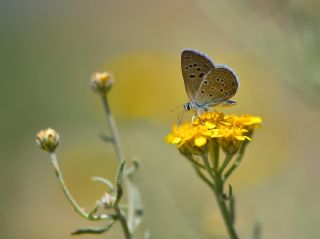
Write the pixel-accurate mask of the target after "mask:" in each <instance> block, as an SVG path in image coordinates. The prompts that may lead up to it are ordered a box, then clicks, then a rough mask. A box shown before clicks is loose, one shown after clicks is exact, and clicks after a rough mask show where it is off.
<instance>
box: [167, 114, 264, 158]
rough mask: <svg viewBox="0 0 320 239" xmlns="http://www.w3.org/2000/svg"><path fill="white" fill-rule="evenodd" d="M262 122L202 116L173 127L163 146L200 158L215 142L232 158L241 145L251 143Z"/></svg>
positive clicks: (252, 117) (244, 117) (249, 118)
mask: <svg viewBox="0 0 320 239" xmlns="http://www.w3.org/2000/svg"><path fill="white" fill-rule="evenodd" d="M261 122H262V119H261V118H260V117H256V116H252V115H240V116H236V115H224V114H223V113H221V112H206V113H204V114H202V115H201V116H200V117H197V118H196V119H195V120H194V121H193V122H192V123H184V124H183V125H181V126H177V125H174V126H173V130H172V133H171V134H169V135H168V136H167V142H168V143H170V144H174V145H176V146H177V148H178V149H179V151H180V152H181V153H183V154H194V155H202V154H204V153H206V152H207V151H208V145H209V144H210V142H211V141H212V140H215V139H216V140H217V141H218V143H219V144H220V146H221V148H222V149H223V150H224V151H225V152H226V153H228V154H235V153H236V152H237V151H238V150H239V147H240V146H241V144H242V143H243V142H244V141H246V140H248V141H250V140H251V136H252V133H253V131H254V129H255V128H257V127H259V126H260V125H261Z"/></svg>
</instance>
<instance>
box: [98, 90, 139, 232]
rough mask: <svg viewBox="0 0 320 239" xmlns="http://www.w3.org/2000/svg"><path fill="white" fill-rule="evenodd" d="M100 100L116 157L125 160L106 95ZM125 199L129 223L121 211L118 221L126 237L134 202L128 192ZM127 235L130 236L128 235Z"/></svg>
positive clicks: (131, 218) (121, 160)
mask: <svg viewBox="0 0 320 239" xmlns="http://www.w3.org/2000/svg"><path fill="white" fill-rule="evenodd" d="M101 101H102V105H103V109H104V112H105V115H106V118H107V121H108V125H109V129H110V133H111V137H112V143H113V145H114V147H115V151H116V155H117V158H118V160H119V162H123V161H124V160H125V157H124V153H123V149H122V144H121V141H120V137H119V133H118V130H117V126H116V123H115V121H114V118H113V115H112V113H111V110H110V107H109V102H108V97H107V95H106V94H103V95H101ZM123 180H124V184H125V187H126V189H127V191H132V190H131V188H132V187H131V182H130V178H129V177H127V176H125V177H124V179H123ZM127 200H128V221H129V223H128V221H127V220H126V218H125V216H124V215H123V214H122V213H121V218H120V222H121V225H122V229H123V231H124V232H125V234H126V237H127V238H131V232H130V228H129V225H131V224H132V223H131V222H132V221H133V220H134V216H135V202H134V199H133V198H132V197H131V196H130V194H128V196H127ZM128 236H130V237H128Z"/></svg>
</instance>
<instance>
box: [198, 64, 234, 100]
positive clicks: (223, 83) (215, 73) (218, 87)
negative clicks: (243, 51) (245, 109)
mask: <svg viewBox="0 0 320 239" xmlns="http://www.w3.org/2000/svg"><path fill="white" fill-rule="evenodd" d="M238 87H239V79H238V77H237V75H236V74H235V73H234V72H233V71H232V70H231V69H230V68H229V67H228V66H226V65H217V66H216V69H214V70H211V71H210V72H209V73H208V74H207V75H206V77H205V78H204V79H203V81H202V82H201V84H200V86H199V90H198V92H197V95H196V102H197V103H198V104H200V105H208V106H210V105H211V106H214V105H217V104H220V103H222V102H226V101H228V100H229V99H230V98H231V97H232V96H234V95H235V94H236V93H237V90H238Z"/></svg>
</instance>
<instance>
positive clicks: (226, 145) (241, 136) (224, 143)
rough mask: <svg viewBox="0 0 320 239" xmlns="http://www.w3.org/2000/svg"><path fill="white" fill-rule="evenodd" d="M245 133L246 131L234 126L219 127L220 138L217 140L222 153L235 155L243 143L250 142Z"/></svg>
mask: <svg viewBox="0 0 320 239" xmlns="http://www.w3.org/2000/svg"><path fill="white" fill-rule="evenodd" d="M247 132H248V130H246V129H243V128H240V127H235V126H224V127H221V128H220V133H221V135H222V136H221V137H220V138H219V143H220V146H221V148H222V149H223V151H225V152H226V153H228V154H235V153H236V152H237V151H238V150H239V148H240V146H241V144H242V143H243V141H245V140H249V141H251V138H250V137H248V136H247V135H246V133H247Z"/></svg>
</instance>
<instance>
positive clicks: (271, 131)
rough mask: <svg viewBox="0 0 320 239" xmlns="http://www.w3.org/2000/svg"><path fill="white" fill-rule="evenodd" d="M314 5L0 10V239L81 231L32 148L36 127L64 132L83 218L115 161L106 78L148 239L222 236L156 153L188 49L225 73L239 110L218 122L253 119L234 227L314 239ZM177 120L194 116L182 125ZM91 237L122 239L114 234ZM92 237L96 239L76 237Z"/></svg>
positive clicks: (62, 149)
mask: <svg viewBox="0 0 320 239" xmlns="http://www.w3.org/2000/svg"><path fill="white" fill-rule="evenodd" d="M319 8H320V6H319V3H318V2H317V1H312V0H307V1H303V2H302V1H293V0H289V1H262V0H256V1H249V0H244V1H236V0H231V1H223V0H217V1H206V0H187V1H183V0H175V1H169V0H164V1H147V0H139V1H115V0H114V1H103V0H98V1H84V0H77V1H74V0H71V1H40V0H27V1H23V2H21V1H16V0H13V1H3V2H1V3H0V13H1V14H0V16H1V21H0V26H1V29H2V30H1V38H0V49H1V56H0V61H1V62H0V67H1V94H0V99H1V101H0V102H1V103H0V104H1V110H2V111H1V117H0V119H1V120H0V122H1V124H0V130H1V132H2V137H1V138H0V140H1V158H0V168H1V172H0V185H1V196H0V209H1V213H2V218H1V219H0V227H1V228H0V229H1V232H0V233H1V234H0V235H1V238H14V239H15V238H24V239H28V238H32V239H35V238H48V239H50V238H71V236H70V234H69V233H70V232H71V231H72V230H73V229H74V228H77V227H81V226H86V225H87V224H88V223H87V222H86V221H84V220H83V219H81V218H79V216H78V215H76V214H75V213H74V212H73V210H72V208H71V206H70V205H69V204H68V202H67V200H66V199H65V198H64V196H63V194H62V192H61V190H60V188H59V185H58V182H57V181H56V179H55V177H54V172H53V170H52V168H51V165H50V164H49V161H48V157H47V155H46V154H45V153H43V152H41V151H40V150H39V149H38V148H37V147H36V144H35V135H36V133H37V132H38V131H39V130H40V129H42V128H44V127H48V126H49V127H52V128H55V129H56V130H57V131H58V132H59V133H60V135H61V145H60V146H59V148H58V151H57V153H58V157H59V159H60V163H61V167H62V170H63V173H64V175H65V179H66V182H67V184H68V186H69V188H70V190H71V192H72V193H73V195H74V197H75V198H76V199H77V200H78V201H79V203H80V204H81V205H83V207H85V208H90V207H91V206H92V205H94V203H95V200H97V199H98V198H100V197H101V196H102V195H103V192H104V190H105V188H104V187H103V186H102V185H100V184H97V183H94V182H92V181H91V180H90V177H91V176H103V177H106V178H110V179H112V178H113V177H114V175H115V171H116V167H117V164H116V160H115V156H114V152H113V149H112V147H111V146H110V145H106V144H105V143H103V142H101V140H99V137H98V135H99V134H100V133H107V129H106V122H105V119H104V115H103V111H102V107H101V105H100V101H99V98H98V97H97V96H96V95H95V94H94V93H93V92H92V91H91V90H90V76H91V74H92V73H93V72H95V71H104V70H108V71H111V72H112V73H113V75H114V77H115V83H114V86H113V88H112V90H111V92H110V104H111V109H112V111H113V113H114V115H115V118H116V121H117V123H118V127H119V130H120V134H121V138H122V140H123V141H124V148H125V152H126V156H127V157H128V158H131V157H138V158H139V159H140V161H141V164H142V166H141V169H140V171H139V173H138V174H137V175H136V178H135V179H136V181H137V183H138V184H139V186H140V188H141V191H142V196H143V200H144V204H145V207H146V212H145V213H146V218H145V225H144V227H147V228H149V230H150V232H151V235H152V238H168V239H171V238H172V239H173V238H175V239H176V238H184V239H188V238H190V239H191V238H226V237H225V236H226V232H225V228H224V225H223V224H222V220H221V218H220V214H219V211H218V208H217V207H216V203H215V200H214V198H213V195H211V193H210V191H209V189H208V188H207V187H206V185H203V184H202V182H201V181H200V180H199V179H198V178H197V176H196V175H195V173H194V172H193V170H192V168H191V167H190V165H189V163H188V162H187V161H186V160H185V159H184V158H183V157H182V156H180V155H179V153H178V152H177V150H176V149H175V148H174V147H172V146H171V145H167V144H166V143H165V140H164V138H165V136H166V135H167V134H168V133H169V132H170V130H171V126H172V124H174V123H177V120H178V114H179V112H180V111H181V110H182V105H183V103H185V102H186V101H187V96H186V94H185V92H184V86H183V80H182V74H181V69H180V54H181V51H182V50H183V49H184V48H194V49H198V50H201V51H203V52H205V53H206V54H208V55H209V56H210V57H211V58H212V59H213V61H214V62H215V63H222V64H228V65H230V66H231V67H232V68H233V69H234V70H235V71H236V72H237V74H238V75H239V77H240V90H239V92H238V93H237V95H236V96H235V99H236V100H237V102H238V104H237V105H236V106H234V107H230V108H220V109H218V110H222V111H223V112H225V113H236V114H241V113H250V114H253V115H258V116H261V117H262V118H263V120H264V122H263V127H262V128H261V129H259V130H257V131H256V133H255V135H254V137H253V141H252V143H251V144H250V145H249V147H248V150H247V153H246V155H245V158H244V160H243V163H242V164H241V166H240V167H239V168H238V170H237V171H236V173H235V174H234V175H233V176H232V177H231V184H232V185H233V188H234V191H235V195H236V200H237V208H236V210H237V219H236V225H237V228H238V230H239V234H240V237H241V238H250V236H251V234H252V229H253V225H254V223H255V222H256V221H259V222H261V224H262V233H263V238H288V239H289V238H290V239H298V238H318V234H319V233H318V224H319V222H320V209H319V206H318V202H319V201H320V192H319V187H318V184H317V183H318V182H319V180H320V176H319V173H318V169H319V167H320V163H319V162H320V161H319V149H318V148H319V147H318V145H319V140H318V137H317V136H318V135H319V134H320V127H319V126H318V124H317V123H318V122H319V120H320V113H319V106H320V104H319V103H320V97H319V95H320V94H319V93H320V70H319V67H318V66H319V63H320V57H319V56H320V48H319V46H318V45H319V42H320V41H319V40H320V30H319V29H320V21H319V20H320V19H319V18H320V17H319V14H318V10H319ZM185 117H186V118H187V119H188V118H190V117H191V115H188V114H187V115H186V116H185ZM108 233H109V234H108V235H102V236H99V237H110V238H122V232H121V229H120V227H119V226H116V227H115V228H113V229H112V230H111V232H108ZM83 237H85V238H97V236H83Z"/></svg>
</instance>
